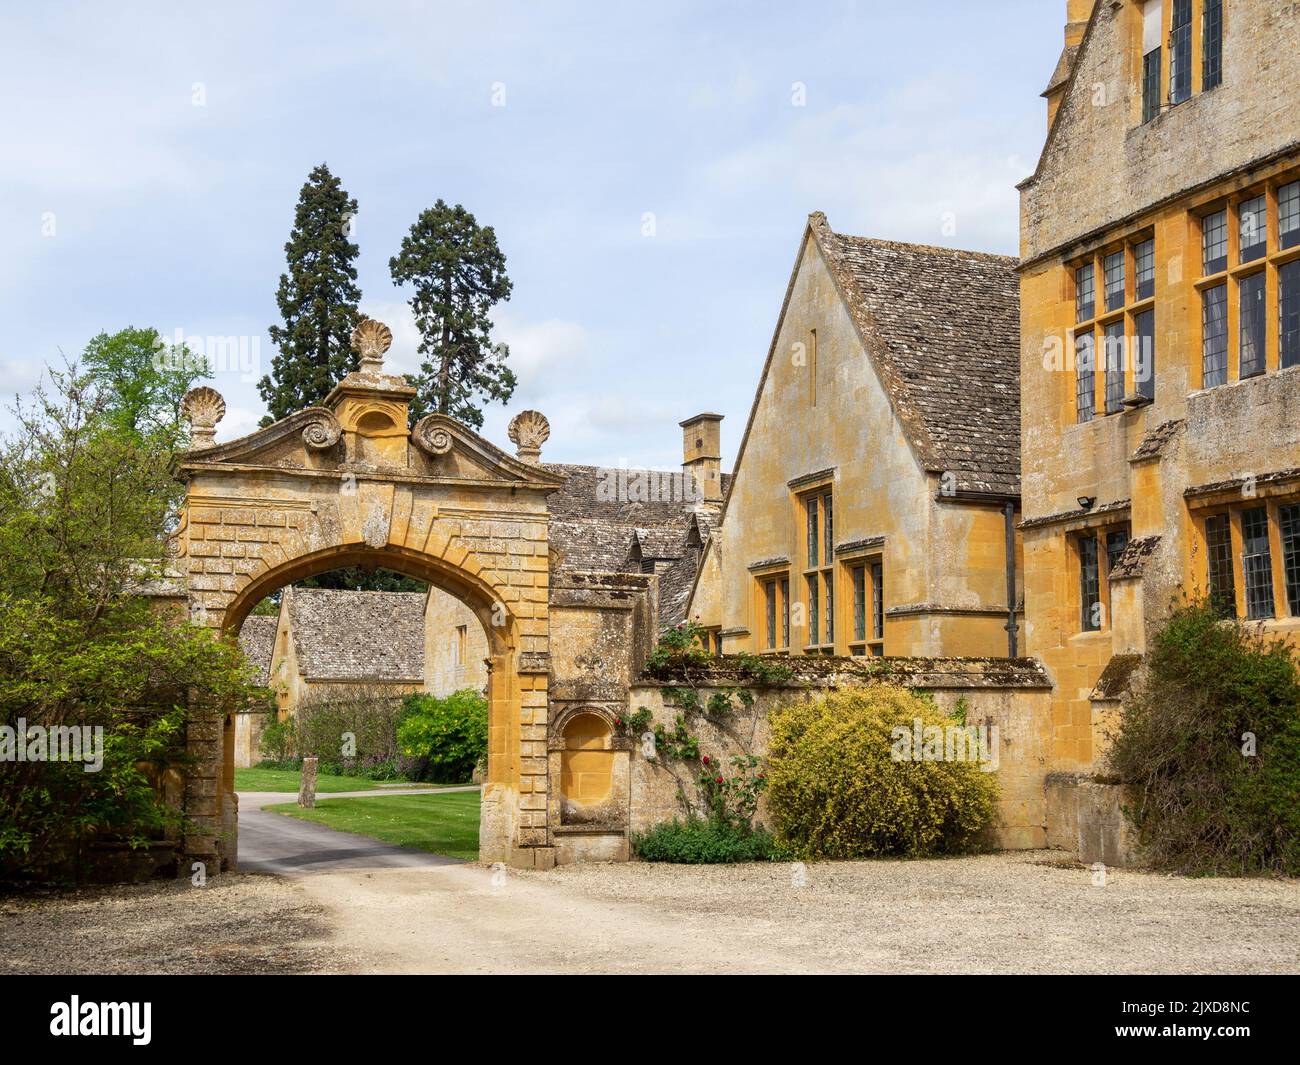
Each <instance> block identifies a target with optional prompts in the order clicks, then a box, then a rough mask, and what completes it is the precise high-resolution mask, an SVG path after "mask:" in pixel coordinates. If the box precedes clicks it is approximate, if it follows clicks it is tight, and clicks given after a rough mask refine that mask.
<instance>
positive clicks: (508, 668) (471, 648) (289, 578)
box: [217, 544, 519, 857]
mask: <svg viewBox="0 0 1300 1065" xmlns="http://www.w3.org/2000/svg"><path fill="white" fill-rule="evenodd" d="M358 569H359V570H361V571H367V570H374V569H384V570H390V571H392V572H393V573H398V574H402V575H403V576H406V577H410V578H413V579H414V580H416V581H420V582H423V583H424V584H425V585H427V588H428V593H427V594H428V596H429V601H422V603H421V606H420V610H419V612H418V616H415V617H407V618H406V621H405V624H406V625H407V626H411V625H413V626H415V630H414V631H412V630H411V629H410V628H407V629H405V630H401V631H399V630H398V629H396V628H393V627H389V628H388V629H387V630H384V628H383V626H382V625H376V624H375V623H374V622H375V618H374V614H375V611H376V609H379V610H381V611H383V610H389V609H394V608H395V607H396V604H394V603H391V602H387V601H385V602H383V603H381V604H375V603H365V604H363V603H360V602H353V603H351V604H348V603H334V604H333V607H334V609H335V611H336V613H337V611H338V610H339V609H344V610H346V609H348V608H349V606H351V607H353V608H356V610H357V611H358V612H363V611H361V608H362V607H363V606H364V612H368V613H369V615H370V616H371V624H370V625H369V627H368V630H367V635H366V638H367V639H371V640H376V641H387V645H386V646H385V647H383V648H380V649H379V650H381V651H388V650H393V647H392V646H390V645H397V644H402V645H405V646H406V648H407V650H408V651H409V649H410V648H409V645H410V644H411V642H412V640H418V641H419V643H420V645H421V647H422V648H423V651H422V654H421V655H420V659H421V662H422V667H421V668H422V669H423V665H424V664H427V663H428V660H429V656H430V654H431V652H434V653H439V654H441V655H443V657H446V656H448V655H450V654H452V653H453V652H454V654H455V655H456V657H457V660H458V665H459V672H453V673H451V674H450V676H451V682H454V681H455V680H456V679H460V680H462V681H464V680H466V679H468V680H469V681H470V686H476V687H477V686H481V688H482V689H484V690H485V694H486V698H487V703H488V734H489V742H488V754H487V764H486V766H485V767H484V770H483V772H482V776H481V781H482V783H483V784H484V795H483V798H484V803H485V806H487V805H490V804H491V802H492V800H493V789H494V787H496V786H498V785H509V784H510V783H511V782H513V781H514V780H515V779H516V776H515V774H516V773H517V763H518V758H519V745H518V739H517V737H518V735H519V712H518V687H519V685H518V679H517V676H516V672H515V658H514V656H515V652H516V648H517V646H518V639H517V626H516V622H515V619H514V615H513V613H512V612H511V611H510V610H509V609H508V608H507V604H505V603H503V602H501V601H499V600H498V599H497V597H496V596H495V595H494V594H493V588H492V587H491V586H490V585H489V584H488V583H487V582H486V581H484V580H483V579H482V578H480V577H479V576H478V575H476V574H475V573H473V572H471V571H470V570H468V569H463V568H461V567H459V566H453V565H451V564H449V563H447V562H446V561H444V560H443V559H440V558H436V557H434V556H431V555H423V554H420V553H418V552H414V551H409V550H405V549H402V548H399V547H395V546H392V545H388V546H385V547H381V548H372V547H369V546H367V545H365V544H354V545H346V546H343V547H335V548H331V549H326V550H322V551H317V552H313V553H311V554H308V555H303V556H300V557H298V558H295V559H292V560H289V561H287V562H285V563H284V564H282V565H280V566H278V567H275V568H273V569H269V570H267V571H265V572H263V573H262V574H259V575H258V576H257V577H255V578H254V579H253V580H251V581H249V582H248V584H247V585H246V586H245V587H243V588H242V589H241V590H240V591H239V592H237V593H236V594H235V595H234V597H233V598H232V599H231V600H230V602H229V604H228V605H227V606H226V608H225V611H224V613H223V615H222V616H221V620H220V627H221V630H222V632H223V633H224V634H225V635H227V636H229V637H234V636H237V635H238V634H239V633H240V631H241V629H242V628H243V627H244V626H245V625H247V624H248V622H249V621H250V620H254V621H257V622H261V621H262V618H261V617H260V616H259V617H257V618H251V617H250V615H252V612H253V610H254V608H255V607H256V606H257V605H258V603H261V602H263V601H265V600H266V599H267V598H268V596H271V595H272V593H275V592H277V591H279V590H281V589H284V590H285V592H284V593H283V595H282V599H285V600H287V601H288V602H287V604H286V603H284V602H282V604H281V606H280V607H279V609H278V612H277V615H276V617H275V618H274V621H275V624H276V632H275V639H274V642H273V650H272V655H273V656H274V658H275V660H276V661H277V662H279V663H281V664H285V665H287V667H288V669H289V670H290V671H293V672H295V673H296V675H295V676H291V677H285V678H276V677H269V678H268V679H269V680H271V681H272V682H275V681H277V680H284V681H287V682H288V684H289V685H290V686H291V687H293V686H296V687H298V689H299V690H298V691H296V692H294V693H293V694H294V696H295V697H296V698H301V697H302V695H303V694H304V692H303V690H302V689H303V688H304V687H307V688H310V687H311V686H312V685H314V684H315V685H319V684H321V683H322V682H323V681H326V682H331V683H329V684H327V685H326V687H328V688H329V690H330V691H331V692H332V693H334V694H335V695H338V693H339V691H340V689H342V688H343V687H344V686H345V685H346V684H347V683H348V681H347V678H346V677H344V676H335V677H332V678H331V677H312V676H310V675H309V674H310V668H308V669H304V668H303V667H304V666H308V667H309V666H310V663H307V662H304V661H299V660H297V659H298V658H300V657H303V656H304V646H306V647H310V646H311V645H312V644H313V642H314V643H319V642H320V639H319V637H320V636H321V635H322V634H320V633H316V634H303V633H298V634H294V633H293V632H292V631H291V626H292V624H293V618H292V617H291V616H290V615H291V608H292V600H293V599H294V598H295V597H296V598H297V599H299V600H303V599H305V598H306V597H308V596H312V597H314V598H316V599H325V600H328V599H330V598H331V597H334V598H338V597H346V596H348V595H349V594H356V593H349V592H348V591H347V590H340V589H303V590H300V589H297V588H295V586H296V585H299V584H300V582H302V581H305V580H308V579H310V578H313V577H318V576H320V575H323V574H326V573H330V572H334V571H339V570H349V571H353V572H355V571H356V570H358ZM360 594H361V595H363V596H380V597H384V596H399V597H400V596H406V597H411V596H412V595H414V594H415V593H410V592H368V593H360ZM435 596H436V597H437V599H436V601H435V600H434V598H433V597H435ZM430 602H434V605H435V606H436V607H437V609H436V611H435V610H431V609H430V605H429V603H430ZM410 607H411V604H409V603H406V602H403V604H402V608H403V609H404V610H405V612H406V613H407V614H410V613H411V610H410ZM299 613H302V612H301V611H299ZM435 614H436V616H435ZM317 616H320V615H319V613H318V615H317ZM449 621H450V622H454V624H445V623H446V622H449ZM295 635H297V636H299V637H302V636H304V635H308V636H313V637H315V639H306V640H303V639H295V638H294V637H295ZM325 635H326V640H327V642H328V639H329V636H328V634H325ZM332 650H333V653H332V654H330V655H329V656H328V657H329V659H330V661H333V662H335V664H337V660H338V659H340V658H342V659H344V660H347V659H348V658H349V655H348V654H346V653H341V652H340V651H339V648H338V647H334V648H333V649H332ZM351 650H352V651H354V652H355V651H358V650H359V649H357V648H352V649H351ZM361 650H375V648H368V649H361ZM471 654H476V655H477V659H478V661H477V671H475V665H476V664H475V663H474V662H472V661H468V660H467V657H468V656H469V655H471ZM306 657H312V656H306ZM314 657H315V659H317V660H320V659H321V658H322V656H320V655H316V656H314ZM351 657H353V658H360V659H364V657H365V656H364V654H360V653H357V654H353V655H352V656H351ZM398 657H399V658H400V657H402V656H401V655H400V654H398ZM405 657H406V658H407V660H409V659H410V658H411V657H412V656H411V655H409V654H407V655H406V656H405ZM344 672H346V670H344ZM408 672H409V671H408ZM392 679H393V680H394V682H395V683H394V684H393V685H392V688H393V691H392V694H393V695H394V696H395V697H404V694H403V691H405V692H409V691H416V690H419V691H426V690H428V691H433V689H432V688H430V687H429V686H428V685H427V680H428V677H427V674H426V673H423V672H422V673H421V676H420V677H419V679H418V680H416V679H415V678H413V677H410V676H403V675H402V671H401V670H399V671H398V673H397V675H395V676H394V678H392ZM445 680H446V678H444V681H445ZM269 686H271V687H272V688H273V690H275V684H274V683H272V684H271V685H269ZM462 686H465V685H462ZM437 694H438V695H439V696H442V695H447V694H450V692H449V691H441V690H439V691H437ZM346 697H347V693H346V692H344V693H343V694H342V695H341V696H339V698H340V700H341V701H342V700H344V699H346ZM294 701H295V700H294V699H289V700H286V699H280V700H279V703H280V705H279V712H278V713H277V714H276V718H277V720H282V719H283V718H284V717H285V716H287V714H286V711H288V712H292V705H293V704H294ZM239 716H242V715H230V716H228V717H227V719H226V721H225V723H224V726H223V729H222V733H221V773H220V788H219V799H218V810H217V815H218V817H219V819H220V820H219V823H220V824H221V825H222V826H223V828H224V829H225V831H226V832H227V833H228V834H229V835H230V836H231V837H233V838H234V839H236V840H237V835H236V832H235V820H236V813H235V811H236V809H237V802H236V800H235V769H236V766H237V765H239V764H241V763H246V762H248V760H249V755H248V754H245V755H244V756H243V757H241V746H240V745H241V743H242V744H244V745H245V748H244V749H245V750H248V751H251V750H252V747H253V738H252V736H251V735H249V733H250V731H251V726H250V725H248V724H244V723H241V722H239V721H238V720H237V717H239ZM312 753H317V752H312ZM364 787H365V783H364V781H362V782H360V786H359V788H358V789H357V790H362V789H364ZM484 813H485V816H484V818H483V823H482V826H481V830H480V838H481V841H482V840H483V838H484V837H485V836H488V835H489V834H491V835H492V838H493V843H492V848H491V850H489V849H488V848H486V847H485V848H484V850H485V854H486V855H487V856H491V857H496V856H497V854H499V852H500V848H501V842H500V836H501V828H500V824H499V823H493V822H494V821H495V822H499V821H500V817H499V816H497V817H495V818H493V817H492V816H490V815H489V811H487V810H485V811H484ZM498 813H499V812H498ZM510 813H512V811H508V812H507V814H508V815H509V814H510ZM233 850H234V848H233V846H232V847H229V848H228V853H230V854H231V856H233ZM494 851H495V852H497V853H493V852H494Z"/></svg>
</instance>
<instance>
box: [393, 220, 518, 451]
mask: <svg viewBox="0 0 1300 1065" xmlns="http://www.w3.org/2000/svg"><path fill="white" fill-rule="evenodd" d="M388 267H389V271H390V272H391V274H392V278H393V283H394V284H396V285H405V284H410V285H412V286H413V288H414V293H413V294H412V296H411V299H410V305H411V310H412V311H413V312H414V314H415V324H416V326H417V327H418V328H419V330H420V337H421V341H420V347H419V351H420V354H421V355H423V356H424V361H423V362H422V363H421V366H420V372H419V374H418V375H415V376H414V377H412V378H411V381H412V383H413V384H414V385H415V386H416V388H417V389H418V390H419V393H418V395H417V396H416V399H415V402H413V403H412V404H411V417H412V420H413V421H415V420H418V419H419V418H420V417H422V416H423V415H424V414H426V413H428V412H430V411H438V412H440V413H442V414H448V415H450V416H451V417H453V418H456V419H458V420H459V421H462V422H464V423H465V424H466V425H470V426H472V427H474V428H475V429H479V428H482V426H483V411H482V408H481V407H480V406H479V401H480V399H481V398H482V399H486V400H488V401H499V402H501V403H505V402H507V401H508V400H509V399H510V397H511V395H512V394H513V393H514V390H515V375H514V372H513V371H512V370H511V369H510V367H509V366H507V365H506V360H507V358H508V357H509V355H510V350H509V348H508V347H507V346H506V345H505V344H498V343H493V341H492V338H491V332H492V320H491V318H490V317H489V315H490V312H491V310H492V308H493V306H495V305H496V304H497V303H499V302H500V301H501V300H507V299H509V298H510V292H511V283H510V278H509V277H508V276H507V275H506V257H505V255H504V254H503V253H502V251H501V249H500V248H499V247H498V246H497V238H496V233H495V232H493V230H492V227H491V226H480V225H479V224H478V222H477V220H476V219H475V218H474V216H473V215H472V214H470V212H469V211H467V210H465V208H464V207H462V206H461V205H460V204H457V205H456V206H455V207H449V206H448V205H447V204H446V203H445V202H444V201H442V200H438V202H437V203H435V204H434V205H433V206H432V207H430V208H429V209H427V210H426V211H424V212H423V213H422V214H421V215H420V217H419V218H418V219H416V221H415V223H414V225H412V226H411V230H410V232H409V233H408V234H407V235H406V236H405V237H403V238H402V246H401V250H400V251H399V252H398V254H397V255H395V256H393V258H391V259H390V260H389V262H388Z"/></svg>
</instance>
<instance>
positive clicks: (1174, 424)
mask: <svg viewBox="0 0 1300 1065" xmlns="http://www.w3.org/2000/svg"><path fill="white" fill-rule="evenodd" d="M1185 424H1186V423H1185V422H1184V421H1183V419H1181V418H1178V419H1176V420H1174V421H1169V422H1161V423H1160V424H1159V425H1157V426H1156V427H1155V428H1154V429H1152V430H1151V432H1149V433H1147V435H1146V436H1145V437H1144V438H1143V440H1142V443H1140V444H1138V446H1137V450H1136V451H1134V452H1133V456H1132V458H1131V459H1130V461H1131V462H1140V461H1141V460H1142V459H1153V458H1157V457H1159V456H1160V455H1162V454H1164V450H1165V446H1166V445H1167V444H1168V443H1169V441H1170V440H1172V439H1173V438H1174V437H1175V436H1176V435H1177V434H1178V431H1179V430H1180V429H1182V427H1183V426H1184V425H1185Z"/></svg>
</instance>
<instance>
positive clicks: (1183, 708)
mask: <svg viewBox="0 0 1300 1065" xmlns="http://www.w3.org/2000/svg"><path fill="white" fill-rule="evenodd" d="M1109 763H1110V768H1111V770H1112V771H1113V772H1114V773H1115V774H1116V775H1117V776H1118V777H1119V779H1120V780H1121V781H1122V782H1123V783H1124V784H1126V785H1127V786H1128V789H1129V797H1128V805H1127V807H1126V811H1127V813H1128V816H1129V817H1130V819H1131V820H1132V822H1133V823H1134V825H1135V827H1136V828H1137V832H1138V842H1139V846H1140V847H1141V850H1142V852H1143V857H1144V858H1145V859H1146V860H1147V861H1149V862H1150V863H1151V864H1152V865H1154V866H1155V867H1157V868H1160V869H1168V870H1172V871H1176V872H1182V873H1202V874H1228V875H1236V876H1240V875H1243V874H1249V873H1264V872H1285V873H1287V874H1289V875H1291V876H1296V875H1300V675H1298V674H1297V668H1296V659H1295V655H1294V652H1293V651H1292V650H1291V649H1290V648H1289V647H1288V646H1287V645H1286V644H1285V642H1283V641H1282V640H1277V639H1269V638H1267V637H1265V636H1263V635H1261V634H1260V633H1259V632H1257V631H1252V630H1251V629H1249V628H1248V627H1247V626H1245V625H1244V624H1242V623H1241V622H1237V621H1225V620H1222V619H1221V616H1220V611H1219V610H1218V609H1217V607H1216V606H1215V605H1214V604H1206V603H1197V604H1192V605H1189V606H1186V607H1183V608H1181V609H1179V610H1176V611H1175V612H1174V613H1173V614H1172V615H1171V617H1170V618H1169V621H1168V622H1167V623H1166V624H1165V626H1164V628H1163V629H1162V630H1161V631H1160V632H1159V633H1158V634H1157V635H1156V636H1155V638H1154V639H1153V641H1152V647H1151V651H1150V653H1149V655H1148V659H1147V663H1146V670H1145V676H1144V677H1143V678H1142V680H1140V681H1139V684H1138V686H1137V689H1136V690H1135V691H1134V692H1133V693H1132V694H1131V695H1130V697H1129V698H1128V699H1127V700H1126V701H1125V703H1124V706H1123V709H1122V710H1121V713H1120V720H1119V727H1118V729H1117V731H1116V734H1115V736H1114V737H1113V742H1112V744H1111V750H1110V753H1109Z"/></svg>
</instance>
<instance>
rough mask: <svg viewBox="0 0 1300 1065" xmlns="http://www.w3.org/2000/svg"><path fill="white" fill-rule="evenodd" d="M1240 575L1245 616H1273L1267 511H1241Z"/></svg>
mask: <svg viewBox="0 0 1300 1065" xmlns="http://www.w3.org/2000/svg"><path fill="white" fill-rule="evenodd" d="M1241 575H1242V579H1243V580H1244V581H1245V583H1246V617H1247V618H1249V619H1250V620H1251V621H1257V620H1259V619H1261V618H1271V617H1273V558H1272V551H1271V549H1270V548H1269V543H1268V511H1267V510H1266V509H1265V508H1264V507H1255V508H1253V509H1251V510H1243V511H1242V512H1241Z"/></svg>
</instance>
